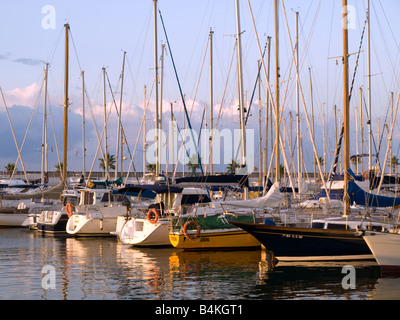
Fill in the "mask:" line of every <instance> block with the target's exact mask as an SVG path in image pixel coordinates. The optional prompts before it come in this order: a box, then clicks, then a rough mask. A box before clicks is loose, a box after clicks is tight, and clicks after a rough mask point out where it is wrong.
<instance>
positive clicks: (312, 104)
mask: <svg viewBox="0 0 400 320" xmlns="http://www.w3.org/2000/svg"><path fill="white" fill-rule="evenodd" d="M308 74H309V76H310V99H311V119H312V136H313V140H314V141H315V128H314V122H315V121H314V98H313V90H312V78H311V68H308ZM313 164H314V182H315V181H316V179H315V177H316V172H317V168H316V165H317V161H316V159H315V157H313Z"/></svg>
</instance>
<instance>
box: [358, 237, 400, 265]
mask: <svg viewBox="0 0 400 320" xmlns="http://www.w3.org/2000/svg"><path fill="white" fill-rule="evenodd" d="M364 240H365V242H366V243H367V245H368V247H369V248H370V250H371V251H372V253H373V255H374V257H375V260H376V262H378V264H379V266H380V267H381V269H382V271H384V272H400V234H398V233H388V232H371V231H365V233H364Z"/></svg>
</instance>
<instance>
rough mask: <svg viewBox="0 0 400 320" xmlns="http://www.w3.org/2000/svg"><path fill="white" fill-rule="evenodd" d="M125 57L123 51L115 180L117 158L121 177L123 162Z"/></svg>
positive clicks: (116, 168)
mask: <svg viewBox="0 0 400 320" xmlns="http://www.w3.org/2000/svg"><path fill="white" fill-rule="evenodd" d="M125 55H126V51H124V56H123V59H122V71H121V92H120V96H119V113H118V130H117V152H116V155H117V157H116V159H115V179H117V177H118V161H119V157H121V175H122V162H123V155H122V153H121V155H120V149H121V148H122V139H123V137H122V127H121V112H122V93H123V88H124V69H125Z"/></svg>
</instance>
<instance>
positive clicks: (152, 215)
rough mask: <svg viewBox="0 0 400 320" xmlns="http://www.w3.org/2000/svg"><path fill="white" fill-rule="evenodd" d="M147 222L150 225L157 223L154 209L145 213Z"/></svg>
mask: <svg viewBox="0 0 400 320" xmlns="http://www.w3.org/2000/svg"><path fill="white" fill-rule="evenodd" d="M147 220H148V221H149V222H150V223H152V224H155V223H156V222H157V221H158V212H157V210H156V209H154V208H153V209H150V210H149V211H148V212H147Z"/></svg>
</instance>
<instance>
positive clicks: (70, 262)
mask: <svg viewBox="0 0 400 320" xmlns="http://www.w3.org/2000/svg"><path fill="white" fill-rule="evenodd" d="M0 240H1V241H0V299H1V300H146V301H147V300H175V301H177V300H182V301H183V300H261V299H269V300H370V299H390V300H393V299H399V297H400V278H393V277H391V278H387V277H382V275H381V272H380V268H379V266H378V265H377V264H376V262H375V261H365V262H356V261H354V262H353V261H347V262H343V263H333V262H324V263H317V262H314V263H304V262H303V263H299V262H298V263H289V262H286V263H284V262H280V263H278V264H277V265H275V267H273V268H271V265H270V264H269V263H268V260H267V257H266V252H265V250H253V251H226V252H225V251H210V252H182V251H180V250H178V249H175V248H134V247H131V246H127V245H124V244H122V243H120V242H118V240H117V239H116V238H115V237H97V238H95V237H93V238H91V237H82V238H74V237H66V236H43V235H42V234H40V233H38V232H37V231H33V230H29V229H26V228H1V229H0ZM345 266H347V267H345ZM348 266H350V269H351V268H353V269H352V270H353V272H354V273H353V275H354V277H353V278H352V279H351V278H349V277H350V276H351V275H352V274H351V273H350V272H347V270H348V269H346V268H349V267H348ZM344 267H345V268H344ZM346 283H347V284H348V283H350V284H353V287H352V286H349V285H346Z"/></svg>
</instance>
